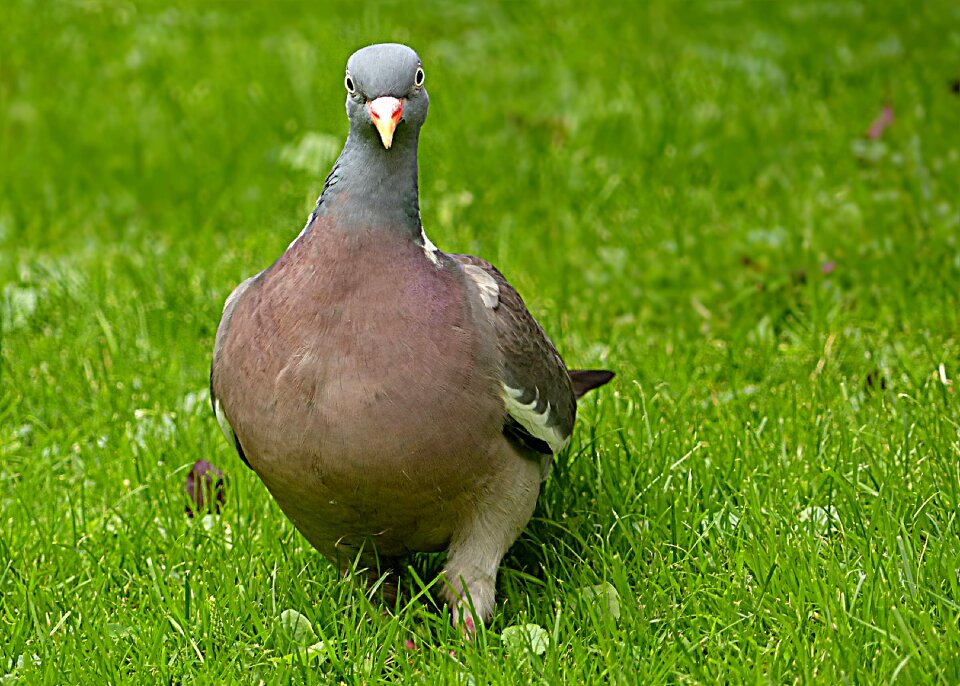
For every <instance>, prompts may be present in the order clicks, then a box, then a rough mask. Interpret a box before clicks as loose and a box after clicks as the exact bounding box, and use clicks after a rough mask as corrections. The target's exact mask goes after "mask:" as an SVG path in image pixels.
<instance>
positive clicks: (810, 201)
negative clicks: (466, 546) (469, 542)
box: [0, 0, 960, 684]
mask: <svg viewBox="0 0 960 686" xmlns="http://www.w3.org/2000/svg"><path fill="white" fill-rule="evenodd" d="M0 25H2V26H3V27H4V28H3V30H2V31H0V160H2V164H0V256H2V259H0V289H2V293H0V317H2V321H0V394H2V395H0V636H2V640H0V681H2V682H3V683H76V684H81V683H92V684H103V683H185V684H186V683H230V682H243V683H257V682H263V683H267V684H273V683H339V682H344V683H375V682H378V681H381V680H384V681H395V682H409V681H413V680H420V681H421V682H423V683H464V684H466V683H475V684H484V683H488V682H489V683H518V682H519V683H541V682H545V683H563V682H569V683H645V684H652V683H665V682H670V683H677V682H683V683H702V684H713V683H730V682H757V683H811V682H823V683H894V682H896V683H930V684H952V683H957V682H958V681H960V660H958V658H957V655H958V654H960V627H958V620H960V582H958V568H960V525H958V521H957V516H958V512H960V467H958V465H960V425H958V415H960V412H958V410H960V402H958V395H957V387H958V383H960V381H958V378H960V296H958V293H960V246H958V236H960V208H958V198H960V128H958V126H957V122H958V121H960V97H958V95H957V94H956V93H955V92H952V91H951V81H953V80H955V79H958V78H960V63H958V61H957V55H958V54H960V29H958V26H960V10H958V8H957V5H956V3H951V2H948V1H947V0H940V1H935V2H927V3H908V2H904V1H896V2H889V3H858V2H852V1H845V0H826V1H824V2H804V1H801V0H791V1H789V2H780V3H766V2H749V1H742V2H682V3H681V2H671V1H669V0H650V1H649V2H646V3H643V4H640V5H637V4H636V3H631V4H629V5H626V4H625V5H624V6H623V7H615V6H609V7H606V8H605V9H604V8H598V7H589V8H587V6H585V5H581V4H580V3H573V2H562V3H545V2H541V3H522V4H521V3H500V4H496V3H484V4H479V3H478V4H475V5H464V4H461V3H451V2H430V3H427V4H425V5H422V6H420V5H418V6H417V8H416V11H414V10H413V9H412V8H411V6H410V5H409V4H407V3H399V2H391V3H385V4H380V5H377V6H370V7H360V6H358V4H357V3H347V2H340V3H327V6H325V7H321V6H318V5H315V4H307V3H288V2H285V3H259V4H254V3H249V4H248V3H242V4H241V3H202V4H201V3H196V4H194V3H189V2H183V3H180V4H158V3H143V4H130V3H122V2H113V1H104V2H97V1H93V0H91V1H90V2H66V1H56V2H27V1H25V0H13V1H11V2H5V3H2V5H0ZM387 39H392V40H400V41H404V42H408V43H409V44H411V45H413V46H414V47H415V48H416V49H417V50H418V51H419V52H420V54H421V56H422V57H423V59H424V64H425V67H426V74H427V87H428V89H429V90H430V94H431V96H432V104H431V113H430V118H429V120H428V122H427V125H426V128H425V129H424V139H423V143H422V150H421V192H422V203H421V204H422V209H423V217H424V222H425V225H426V227H427V229H428V231H429V233H430V236H431V238H432V239H433V240H434V242H436V243H437V244H438V245H440V246H441V248H445V249H448V250H451V251H462V252H474V253H476V254H479V255H483V256H485V257H487V258H489V259H491V260H493V261H494V262H495V263H496V264H498V265H499V266H500V267H501V268H502V270H503V271H504V272H505V273H506V274H507V276H508V277H509V278H510V279H511V280H512V281H513V283H514V284H515V285H516V286H517V287H518V288H519V289H520V291H521V292H522V293H523V294H524V295H525V296H526V298H527V301H528V304H529V305H530V306H531V308H532V309H533V310H534V312H535V313H536V314H537V316H538V317H539V318H540V319H541V321H542V322H543V324H544V325H545V327H546V328H547V330H548V331H550V332H551V334H552V336H553V338H554V341H555V342H557V344H558V346H559V347H560V348H561V350H562V352H563V353H564V354H565V356H566V358H567V360H568V362H570V363H571V364H572V365H575V366H593V365H603V366H607V367H610V368H612V369H615V370H617V372H618V373H619V376H618V379H617V381H616V384H615V385H614V386H613V387H610V388H608V389H605V390H604V391H603V392H601V393H599V394H597V395H596V396H595V397H591V398H590V399H589V400H588V401H585V402H584V403H583V404H582V406H581V419H580V423H579V429H578V433H577V434H576V436H575V438H574V441H573V444H572V446H571V448H570V449H569V450H568V452H566V453H565V454H564V455H562V456H561V457H560V458H559V460H558V463H557V465H556V468H555V469H554V472H553V476H552V477H551V479H550V481H549V482H548V483H547V484H546V486H545V488H544V491H543V494H542V496H541V500H540V504H539V506H538V510H537V514H536V517H535V519H534V521H533V522H531V524H530V526H529V527H528V530H527V531H526V532H525V534H524V535H523V537H522V538H521V539H520V541H519V542H518V543H517V545H516V546H514V548H513V550H512V551H511V553H510V554H509V555H508V557H507V559H506V561H505V565H504V567H503V570H502V573H501V578H500V583H499V597H500V603H499V605H498V609H497V613H496V615H495V617H494V620H493V622H492V624H491V626H490V627H489V629H488V630H487V631H485V632H484V633H482V634H481V635H480V636H479V637H478V639H477V641H476V642H475V643H474V644H467V643H464V642H463V640H462V639H461V638H460V636H459V634H458V633H457V632H456V631H454V630H453V629H452V628H450V627H449V626H448V622H447V618H446V617H445V616H444V615H443V614H442V613H440V612H438V611H437V610H436V609H435V608H434V607H433V604H432V603H431V601H430V600H429V599H426V598H425V599H421V601H418V602H415V603H413V604H411V605H410V606H409V607H404V608H402V609H401V611H399V612H398V613H397V614H396V616H394V617H385V616H381V614H380V613H379V611H378V610H377V609H376V608H375V606H373V605H371V604H370V603H369V602H368V600H367V599H366V597H365V596H364V593H363V590H362V589H360V588H357V587H356V586H354V585H352V584H350V583H346V582H343V581H341V580H339V579H338V578H337V575H336V574H335V573H334V571H333V569H332V568H331V566H330V565H329V564H328V563H326V562H325V561H324V560H323V559H322V558H320V557H319V556H318V555H317V554H316V553H314V552H313V551H312V550H311V549H310V548H309V546H308V545H307V544H306V543H305V541H304V540H303V539H302V538H301V537H300V536H299V534H297V533H296V532H295V531H294V530H293V528H292V526H291V525H290V524H289V523H288V522H287V521H286V520H285V518H284V517H283V516H282V514H281V513H280V511H279V509H278V508H277V507H276V506H275V505H274V503H273V502H272V500H271V499H270V498H269V496H268V494H267V492H266V490H265V489H264V488H263V486H262V485H261V484H260V483H259V481H258V480H257V478H256V477H255V475H254V474H253V473H252V472H250V471H248V470H246V469H245V468H244V466H243V465H242V464H241V463H240V461H239V459H238V458H237V457H236V455H235V454H233V453H232V451H231V449H229V447H228V446H227V445H226V444H225V443H224V442H223V440H222V438H221V437H220V436H219V432H218V431H217V428H216V425H215V422H214V421H213V419H212V418H211V417H210V416H209V412H208V408H207V402H206V401H207V396H206V391H205V388H206V382H207V370H208V364H209V356H210V352H211V348H212V339H213V332H214V328H215V326H216V323H217V321H218V318H219V314H220V307H221V305H222V303H223V300H224V298H225V296H226V295H227V294H228V293H229V292H230V290H231V288H232V287H233V286H234V285H235V284H236V283H237V282H239V281H240V280H241V279H242V278H244V277H245V276H247V275H249V274H251V273H253V272H254V271H256V270H259V269H261V268H263V267H264V266H266V265H268V264H270V263H271V262H272V261H273V259H274V258H275V257H276V256H277V255H278V254H279V253H280V252H282V250H283V249H284V248H285V247H286V245H287V243H288V242H289V241H290V240H291V239H292V238H293V237H294V236H295V235H296V234H297V233H298V232H299V230H300V228H301V227H302V225H303V221H304V219H305V217H306V215H307V213H308V212H309V209H310V208H311V207H312V205H313V202H314V200H315V199H316V195H317V194H318V192H319V189H320V187H321V184H322V181H323V178H324V175H325V174H326V172H327V170H328V168H329V165H330V164H331V162H332V160H333V158H334V156H335V155H336V153H337V151H338V147H339V145H340V141H341V140H342V138H343V137H344V135H345V132H346V120H345V117H344V113H343V99H344V94H343V92H342V77H343V71H342V70H343V65H344V62H345V60H346V57H347V56H348V55H349V54H350V52H351V51H352V50H354V49H356V48H357V47H359V46H361V45H364V44H367V43H370V42H375V41H381V40H387ZM885 103H890V104H891V106H892V108H893V112H894V120H893V123H892V124H891V125H890V126H889V128H887V129H886V130H885V131H884V132H883V134H882V135H881V136H880V138H878V139H876V140H870V139H867V138H865V136H864V132H865V131H866V129H867V127H868V126H869V124H870V122H871V121H872V120H873V119H874V118H875V117H876V116H877V115H879V113H880V112H881V110H882V108H883V106H884V104H885ZM197 459H207V460H210V461H212V462H215V463H216V464H217V465H219V466H220V467H221V468H223V469H224V471H225V472H227V475H228V483H227V500H226V504H225V507H224V509H223V513H222V515H221V516H220V517H219V518H216V519H213V518H211V519H207V520H206V523H205V524H204V523H203V522H201V521H195V522H191V521H190V520H188V519H187V518H186V517H185V516H184V502H185V501H184V496H183V492H182V484H183V480H184V477H185V475H186V472H187V470H188V469H189V466H190V465H191V464H192V463H193V462H194V461H195V460H197ZM436 568H437V562H436V560H433V559H430V558H418V559H416V560H414V561H413V567H412V570H413V571H412V572H411V574H410V578H411V582H410V583H411V584H412V585H413V586H414V588H416V587H417V584H416V580H415V575H418V576H420V577H422V578H424V579H425V580H428V579H429V575H430V574H431V573H432V572H433V571H435V570H436ZM598 585H599V586H598ZM587 587H597V588H599V589H600V591H599V595H600V598H601V599H600V601H599V602H591V601H590V599H589V593H590V592H589V591H585V590H584V589H585V588H587ZM610 600H618V603H619V616H617V614H618V613H616V612H614V611H613V610H612V608H611V607H610V604H609V602H608V601H610ZM286 610H295V611H296V612H298V613H301V614H302V619H300V620H297V619H296V618H297V615H295V614H293V613H286V614H285V615H284V617H285V618H286V621H283V620H281V614H282V613H284V612H285V611H286ZM306 622H309V629H310V630H308V628H307V626H306ZM528 624H533V625H537V626H539V627H541V628H542V629H543V631H544V632H545V634H546V637H547V644H546V645H539V646H533V645H530V646H525V645H524V644H523V642H522V641H518V640H517V639H518V637H519V638H522V637H523V636H524V635H526V634H524V631H527V630H524V629H522V627H524V626H525V625H528ZM297 627H299V628H297ZM515 627H521V628H519V629H518V628H515ZM294 629H296V630H294ZM529 631H533V632H536V630H535V629H531V630H529ZM518 632H519V633H518ZM290 634H295V635H294V636H290ZM408 640H409V641H412V642H413V643H414V644H415V645H416V649H410V648H408V647H406V642H407V641H408ZM318 642H322V646H321V647H316V648H314V649H313V650H309V649H305V648H304V647H303V646H306V645H315V644H317V643H318ZM535 648H536V649H535ZM4 675H5V676H4Z"/></svg>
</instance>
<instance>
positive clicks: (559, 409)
mask: <svg viewBox="0 0 960 686" xmlns="http://www.w3.org/2000/svg"><path fill="white" fill-rule="evenodd" d="M344 87H345V88H346V91H347V102H346V106H347V115H348V117H349V120H350V133H349V135H348V136H347V142H346V144H345V145H344V148H343V152H342V153H341V154H340V157H339V159H337V162H336V164H334V166H333V170H332V171H331V172H330V175H329V176H328V177H327V180H326V183H325V184H324V187H323V192H322V195H321V196H320V199H319V201H318V202H317V206H316V209H315V210H314V212H313V213H312V214H311V215H310V218H309V220H308V221H307V224H306V227H305V228H304V229H303V231H302V232H301V233H300V235H299V236H298V237H297V238H296V239H295V240H294V241H293V242H292V243H291V244H290V246H289V247H288V248H287V250H286V252H284V253H283V255H281V256H280V258H279V259H278V260H277V261H276V262H274V264H273V265H272V266H270V267H269V268H267V269H265V270H264V271H262V272H260V273H259V274H256V275H255V276H252V277H250V278H249V279H247V280H246V281H244V282H243V283H241V284H240V285H239V286H238V287H237V288H236V289H235V290H234V291H233V293H231V294H230V296H229V297H228V298H227V301H226V304H225V305H224V309H223V317H222V319H221V321H220V326H219V328H218V329H217V334H216V340H215V343H214V351H213V365H212V370H211V378H210V391H211V393H210V395H211V399H212V402H213V407H214V412H215V414H216V417H217V420H218V422H219V423H220V426H221V428H222V429H223V431H224V434H225V435H226V436H227V439H228V440H229V441H230V442H231V443H232V444H233V445H234V446H235V447H236V449H237V451H238V452H239V453H240V457H241V458H242V459H243V460H244V462H246V463H247V464H248V465H249V466H250V467H251V468H252V469H253V470H254V471H255V472H256V473H257V475H258V476H259V477H260V478H261V479H262V480H263V483H264V484H265V485H266V487H267V488H268V489H269V491H270V493H271V494H272V495H273V497H274V498H275V499H276V501H277V504H278V505H279V506H280V509H282V510H283V512H284V513H285V514H286V515H287V516H288V517H289V518H290V520H291V521H292V522H293V523H294V525H295V526H296V527H297V529H299V531H300V532H301V533H302V534H303V535H304V536H305V537H306V539H307V540H308V541H309V542H310V543H311V544H312V545H313V546H314V547H315V548H316V549H317V550H319V551H320V552H321V553H323V554H324V555H325V556H326V557H327V558H329V559H330V560H331V561H333V562H334V563H335V564H338V565H339V566H340V569H341V570H342V571H343V572H344V573H348V572H349V571H350V570H351V569H352V568H353V565H354V564H355V563H356V562H357V561H358V560H359V562H360V563H361V566H362V567H365V568H366V569H367V570H368V573H369V574H371V576H373V575H375V574H377V570H380V571H395V570H396V569H398V567H397V564H398V559H399V558H401V557H403V556H405V555H408V554H409V553H413V552H418V551H420V552H439V551H444V550H445V551H446V552H447V558H446V566H445V568H444V572H443V574H444V576H445V580H444V590H443V591H442V593H443V595H444V599H445V601H446V603H447V604H448V605H449V606H450V608H451V612H452V617H453V621H454V623H455V624H458V625H460V626H462V627H463V628H464V629H465V630H466V631H467V632H468V633H472V632H473V631H475V630H476V620H480V621H487V620H489V618H490V616H491V614H492V612H493V608H494V592H495V582H496V576H497V567H498V566H499V564H500V561H501V559H502V558H503V555H504V554H505V553H506V551H507V549H508V548H509V547H510V545H511V544H512V543H513V542H514V541H515V540H516V538H517V537H518V536H519V535H520V532H521V531H522V530H523V528H524V526H525V525H526V524H527V522H528V520H529V519H530V517H531V515H532V513H533V510H534V505H535V504H536V500H537V496H538V494H539V489H540V483H541V481H542V480H543V479H544V478H545V477H546V474H547V470H548V467H549V464H550V461H551V458H552V457H553V455H554V454H556V453H558V452H559V451H561V450H563V448H564V447H565V446H566V445H567V443H568V442H569V440H570V434H571V432H572V431H573V423H574V418H575V416H576V398H577V397H579V396H580V395H582V394H583V393H585V392H587V391H588V390H590V389H592V388H595V387H597V386H600V385H603V384H605V383H607V382H608V381H609V380H610V379H611V378H612V377H613V373H611V372H607V371H601V370H584V371H572V372H570V371H568V370H567V368H566V367H565V365H564V363H563V360H562V359H561V358H560V355H559V354H558V353H557V351H556V348H554V346H553V344H552V343H551V342H550V339H549V338H548V337H547V335H546V334H545V333H544V331H543V329H541V328H540V325H539V324H538V323H537V322H536V320H535V319H534V318H533V317H532V316H531V315H530V313H529V312H528V311H527V308H526V306H525V305H524V303H523V300H522V299H521V298H520V296H519V295H518V294H517V292H516V291H515V290H514V289H513V287H512V286H510V284H509V283H507V281H506V279H504V277H503V275H502V274H501V273H500V272H499V271H497V269H496V268H495V267H494V266H493V265H491V264H490V263H489V262H487V261H485V260H482V259H480V258H479V257H472V256H470V255H453V254H447V253H443V252H441V251H439V250H438V249H437V248H436V246H434V244H433V243H431V242H430V240H429V239H428V238H427V237H426V234H425V233H424V231H423V227H422V225H421V223H420V208H419V200H418V190H417V142H418V138H419V135H420V127H421V126H422V125H423V123H424V120H425V119H426V117H427V104H428V98H427V91H426V90H425V89H424V71H423V67H422V65H421V63H420V59H419V57H418V56H417V54H416V53H415V52H414V51H413V50H411V49H410V48H408V47H406V46H404V45H398V44H382V45H372V46H369V47H366V48H363V49H362V50H359V51H358V52H356V53H354V54H353V55H352V56H351V57H350V59H349V61H348V62H347V72H346V77H345V79H344ZM373 578H376V576H374V577H373ZM388 578H389V577H388ZM393 583H394V584H395V582H393ZM392 588H393V593H394V594H395V585H394V586H392ZM388 590H389V588H388Z"/></svg>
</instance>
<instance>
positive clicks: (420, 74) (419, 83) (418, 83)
mask: <svg viewBox="0 0 960 686" xmlns="http://www.w3.org/2000/svg"><path fill="white" fill-rule="evenodd" d="M423 79H424V75H423V69H422V68H421V67H417V75H416V76H414V77H413V83H414V85H416V86H417V87H418V88H419V87H420V86H422V85H423Z"/></svg>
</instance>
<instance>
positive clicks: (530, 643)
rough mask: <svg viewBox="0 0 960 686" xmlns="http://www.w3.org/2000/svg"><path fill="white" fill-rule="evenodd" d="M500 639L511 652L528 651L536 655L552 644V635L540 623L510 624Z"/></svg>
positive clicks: (542, 652) (545, 650)
mask: <svg viewBox="0 0 960 686" xmlns="http://www.w3.org/2000/svg"><path fill="white" fill-rule="evenodd" d="M500 640H501V641H503V645H505V646H506V647H507V650H510V651H511V652H520V651H527V652H531V653H533V654H534V655H543V654H544V653H545V652H547V648H548V647H549V646H550V635H549V634H547V630H546V629H544V628H543V627H542V626H540V625H539V624H516V625H514V626H508V627H507V628H506V629H504V630H503V633H502V634H500Z"/></svg>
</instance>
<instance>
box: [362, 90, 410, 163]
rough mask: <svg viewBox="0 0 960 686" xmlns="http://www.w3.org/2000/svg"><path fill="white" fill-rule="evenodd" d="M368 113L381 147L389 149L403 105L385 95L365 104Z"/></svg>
mask: <svg viewBox="0 0 960 686" xmlns="http://www.w3.org/2000/svg"><path fill="white" fill-rule="evenodd" d="M367 110H369V112H370V121H372V122H373V125H374V126H376V127H377V132H378V133H379V134H380V140H381V141H383V147H385V148H386V149H388V150H389V149H390V146H391V145H393V132H394V131H395V130H396V128H397V124H399V123H400V117H402V116H403V103H402V102H401V101H400V100H398V99H397V98H391V97H390V96H388V95H385V96H383V97H381V98H377V99H376V100H373V101H372V102H368V103H367Z"/></svg>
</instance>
